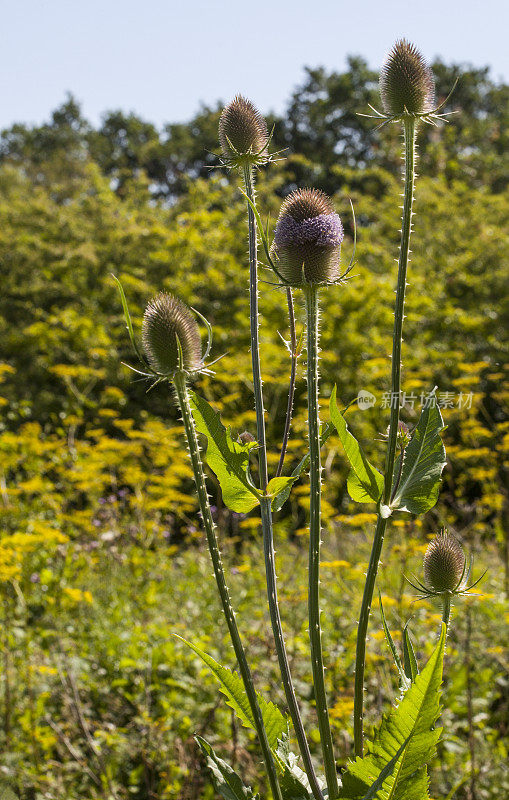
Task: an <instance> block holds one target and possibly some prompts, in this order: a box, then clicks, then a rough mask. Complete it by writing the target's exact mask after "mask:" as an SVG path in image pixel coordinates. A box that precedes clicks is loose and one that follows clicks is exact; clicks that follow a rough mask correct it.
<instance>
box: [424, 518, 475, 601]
mask: <svg viewBox="0 0 509 800" xmlns="http://www.w3.org/2000/svg"><path fill="white" fill-rule="evenodd" d="M464 569H465V554H464V552H463V549H462V547H461V545H460V543H459V542H458V540H457V539H455V538H454V536H450V535H449V534H448V533H447V531H445V530H444V531H442V532H441V533H439V534H438V536H435V538H434V539H433V541H431V542H430V544H429V545H428V548H427V550H426V553H425V554H424V578H425V580H426V583H427V584H428V586H429V587H430V588H431V589H433V591H435V592H452V591H454V589H456V588H457V587H458V584H459V582H460V580H461V578H462V575H463V573H464Z"/></svg>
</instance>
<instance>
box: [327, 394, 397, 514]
mask: <svg viewBox="0 0 509 800" xmlns="http://www.w3.org/2000/svg"><path fill="white" fill-rule="evenodd" d="M329 408H330V416H331V420H332V422H333V424H334V427H335V428H336V430H337V432H338V434H339V438H340V439H341V444H342V445H343V447H344V449H345V453H346V457H347V458H348V461H349V462H350V466H351V468H352V469H351V472H350V474H349V476H348V481H347V489H348V494H349V495H350V497H351V498H352V500H355V501H356V502H357V503H371V502H375V503H377V502H378V501H379V499H380V497H381V495H382V491H383V487H384V479H383V476H382V475H381V474H380V473H379V472H378V470H376V469H375V468H374V467H373V466H371V464H370V463H369V461H368V459H367V458H366V456H365V455H364V452H363V450H362V448H361V446H360V444H359V442H358V441H357V439H356V438H355V436H353V434H352V433H350V431H349V430H348V426H347V424H346V422H345V419H344V417H343V415H342V414H341V413H340V411H339V409H338V406H337V403H336V387H335V386H334V388H333V390H332V394H331V396H330V402H329Z"/></svg>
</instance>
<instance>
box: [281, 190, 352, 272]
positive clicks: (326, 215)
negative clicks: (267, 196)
mask: <svg viewBox="0 0 509 800" xmlns="http://www.w3.org/2000/svg"><path fill="white" fill-rule="evenodd" d="M343 236H344V233H343V225H342V224H341V220H340V218H339V216H338V215H337V214H336V212H335V211H334V206H333V205H332V201H331V199H330V198H329V197H327V195H326V194H324V193H323V192H321V191H319V190H318V189H297V191H295V192H292V193H291V194H290V195H289V196H288V197H287V198H286V200H285V201H284V203H283V204H282V206H281V211H280V212H279V217H278V221H277V224H276V231H275V234H274V242H273V244H272V253H273V255H274V256H275V257H276V258H277V269H278V272H280V273H281V275H282V277H283V278H284V279H285V280H286V281H288V283H289V284H291V285H292V286H302V285H303V284H304V283H330V282H332V281H335V280H337V279H338V278H339V258H340V255H341V242H342V241H343Z"/></svg>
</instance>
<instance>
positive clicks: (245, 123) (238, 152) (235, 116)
mask: <svg viewBox="0 0 509 800" xmlns="http://www.w3.org/2000/svg"><path fill="white" fill-rule="evenodd" d="M219 142H220V144H221V149H222V151H223V155H224V156H225V158H226V160H227V161H229V160H232V159H233V160H234V161H236V160H237V159H238V158H239V157H241V158H242V156H244V157H245V158H246V160H247V161H251V160H252V157H253V156H254V155H256V154H258V153H260V152H261V151H263V150H264V148H266V147H267V145H268V142H269V132H268V130H267V123H266V122H265V120H264V118H263V117H262V115H261V114H260V112H259V111H258V109H257V108H256V107H255V106H254V105H253V104H252V103H251V101H250V100H246V98H245V97H242V95H240V94H238V95H236V97H234V99H233V100H232V101H231V103H229V104H228V105H227V106H226V107H225V108H224V109H223V112H222V114H221V117H220V119H219ZM249 157H251V158H249Z"/></svg>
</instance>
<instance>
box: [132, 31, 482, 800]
mask: <svg viewBox="0 0 509 800" xmlns="http://www.w3.org/2000/svg"><path fill="white" fill-rule="evenodd" d="M380 91H381V97H382V105H383V110H382V111H377V110H376V109H372V111H373V116H374V117H375V118H376V119H377V120H378V121H379V127H383V126H384V125H386V124H389V123H396V124H401V125H402V129H403V137H404V162H405V169H404V193H403V215H402V229H401V242H400V253H399V259H398V277H397V287H396V303H395V311H394V330H393V349H392V367H391V394H390V396H391V412H390V422H389V426H388V429H387V434H386V436H385V440H386V443H387V451H386V457H385V468H384V471H383V472H381V471H379V470H378V469H376V468H375V467H374V466H373V465H372V464H371V463H370V462H369V461H368V459H367V458H366V456H365V454H364V452H363V450H362V447H361V445H360V443H359V442H358V441H357V439H356V438H355V436H354V434H353V433H352V432H351V431H350V430H349V427H348V425H347V423H346V419H345V413H346V411H347V409H348V407H349V405H351V404H352V403H350V404H349V405H347V406H345V407H343V408H342V409H341V408H340V406H339V405H338V402H337V392H336V387H334V388H333V390H332V393H331V396H330V401H329V413H330V420H329V421H328V422H327V423H325V424H322V425H321V424H320V418H319V402H318V397H319V352H320V349H319V319H320V317H319V295H320V292H322V291H331V290H339V291H340V288H341V284H343V283H344V282H345V281H346V280H347V279H348V278H350V277H351V271H352V268H353V266H354V264H355V250H356V226H355V214H354V216H353V220H354V224H353V231H354V236H353V254H352V257H351V259H350V262H349V264H348V265H347V266H346V268H344V269H342V268H341V266H340V260H341V248H342V244H343V238H344V232H343V225H342V222H341V219H340V217H339V216H338V214H337V213H336V211H335V208H334V205H333V202H332V200H331V199H330V198H329V197H327V196H326V195H325V194H324V193H323V192H321V191H319V190H317V189H309V188H307V189H298V190H296V191H294V192H292V193H291V194H290V195H289V196H288V197H287V198H286V199H285V200H284V201H283V204H282V206H281V210H280V213H279V217H278V219H277V222H276V226H275V230H274V236H273V240H272V242H270V240H269V230H268V224H267V225H266V226H264V224H263V222H262V219H261V216H260V213H259V210H258V207H257V202H256V196H255V175H256V170H257V169H258V168H259V167H260V166H263V165H265V164H269V163H270V162H271V161H272V160H273V159H274V156H275V155H277V154H271V153H270V141H271V135H270V134H269V132H268V128H267V125H266V123H265V120H264V119H263V117H262V116H261V115H260V114H259V112H258V111H257V109H256V108H255V106H254V105H253V104H252V103H251V102H250V101H249V100H247V99H246V98H244V97H242V96H240V95H237V96H236V97H235V98H234V100H233V101H232V102H231V103H230V104H229V105H227V106H226V107H225V109H224V110H223V113H222V115H221V118H220V123H219V141H220V145H221V149H222V155H221V158H222V161H223V164H224V165H225V166H226V167H227V168H229V169H232V170H234V171H236V172H240V175H241V178H242V184H243V188H241V192H242V194H243V196H244V199H245V201H246V204H247V212H248V217H247V229H248V240H249V288H250V331H251V359H252V370H253V389H254V402H255V410H256V428H257V430H256V434H257V435H256V439H254V437H252V436H250V435H245V436H241V437H239V438H238V439H234V438H233V437H232V434H231V431H230V430H229V429H227V428H226V427H225V426H224V425H223V424H222V422H221V419H220V417H219V415H218V414H217V412H216V411H215V410H214V409H213V408H212V407H211V406H210V405H209V404H208V403H207V402H206V400H205V399H203V398H201V397H200V396H199V395H198V394H196V393H195V392H194V391H192V390H191V389H190V388H189V384H190V383H191V382H193V381H195V380H196V379H199V377H200V375H202V374H206V375H211V374H213V372H212V369H211V367H212V366H213V365H214V363H215V362H214V361H212V362H209V361H208V358H209V355H210V352H211V344H212V330H211V327H210V325H209V323H208V322H207V320H206V319H205V318H204V317H203V316H202V315H201V314H199V313H198V311H196V310H195V309H192V308H189V307H187V306H186V305H185V304H184V303H182V302H181V301H180V300H178V299H177V298H174V297H172V296H171V295H168V294H165V293H161V294H159V295H157V296H156V297H155V298H153V299H152V300H151V301H150V302H149V303H148V305H147V308H146V311H145V315H144V318H143V324H142V344H143V347H142V348H139V347H138V345H137V343H136V339H135V336H134V330H133V326H132V322H131V318H130V316H129V311H128V308H127V302H126V298H125V295H124V293H123V290H122V287H121V286H120V284H119V286H120V292H121V300H122V305H123V308H124V314H125V317H126V324H127V328H128V332H129V335H130V338H131V341H132V343H133V346H134V348H135V351H136V353H137V355H138V357H139V359H140V360H141V363H142V368H141V369H137V368H134V369H135V372H137V373H139V374H140V375H141V376H142V377H144V378H145V379H147V380H149V381H151V382H152V385H156V384H159V383H169V384H171V386H172V387H173V390H174V395H175V398H176V401H177V405H178V406H179V408H180V410H181V413H182V420H183V423H184V428H185V433H186V438H187V443H188V448H189V454H190V457H191V465H192V469H193V474H194V479H195V484H196V490H197V495H198V501H199V506H200V512H201V516H202V521H203V527H204V530H205V533H206V538H207V542H208V547H209V550H210V555H211V559H212V563H213V567H214V575H215V579H216V584H217V588H218V592H219V596H220V600H221V603H222V607H223V612H224V616H225V619H226V623H227V627H228V631H229V634H230V637H231V640H232V644H233V648H234V652H235V656H236V659H237V663H238V669H239V673H240V677H239V676H238V675H237V673H236V672H234V671H233V670H232V669H230V668H228V667H226V666H223V665H221V664H219V663H218V662H217V661H215V660H214V659H213V658H212V657H211V656H209V655H208V654H207V653H204V652H203V651H202V650H200V648H198V647H196V646H195V645H194V644H192V643H190V642H186V644H187V645H189V647H191V649H192V650H193V651H194V653H196V654H197V655H198V656H199V657H200V658H201V659H202V660H203V661H204V663H205V664H206V665H207V667H208V668H209V669H210V670H211V671H212V672H213V674H214V675H215V677H216V678H217V679H218V681H219V683H220V685H221V690H222V692H223V693H224V694H225V695H226V698H227V702H228V703H229V705H230V706H231V707H232V708H233V710H234V711H235V712H236V713H237V715H238V716H239V718H240V719H241V721H242V722H243V723H244V725H246V726H247V727H250V728H252V729H253V730H254V731H255V732H256V734H257V736H258V739H259V743H260V747H261V751H262V755H263V759H264V766H265V772H266V777H267V780H268V783H269V786H270V791H271V793H272V797H273V798H277V800H312V799H313V798H314V800H335V798H345V800H376V798H378V799H379V800H381V799H382V798H390V800H408V798H410V797H412V798H419V800H424V799H425V798H428V797H429V795H428V776H427V764H428V763H429V761H430V759H431V757H432V755H433V753H434V751H435V747H436V743H437V741H438V738H439V736H440V729H438V728H437V727H436V721H437V719H438V716H439V713H440V686H441V680H442V672H443V659H444V651H445V641H446V635H447V629H448V625H449V624H450V611H451V603H452V600H453V599H454V598H456V597H457V596H459V595H462V594H465V593H468V592H469V591H470V590H471V589H472V588H474V586H475V585H476V584H477V583H478V581H475V582H474V583H472V584H469V580H470V572H471V563H469V564H467V562H466V559H465V556H464V554H463V549H462V547H461V545H460V544H459V542H457V540H456V539H455V538H453V537H451V536H449V535H448V534H446V533H445V532H444V531H442V532H441V533H440V534H439V535H438V536H437V537H435V538H434V539H433V540H432V541H431V543H430V545H429V547H428V549H427V551H426V554H425V557H424V563H423V568H424V581H423V582H421V581H420V580H419V579H417V578H412V580H411V584H412V586H413V587H414V588H415V589H416V591H417V592H418V597H417V598H416V599H419V598H426V599H429V598H438V599H439V601H440V602H441V604H442V624H441V630H440V635H439V639H438V642H437V643H436V646H435V648H434V650H433V652H432V654H431V656H430V657H429V659H428V661H427V663H426V665H425V666H424V667H423V668H422V670H420V669H419V665H418V663H417V658H416V655H415V653H414V650H413V647H412V641H411V637H410V632H409V629H408V623H407V625H405V627H404V629H403V632H402V637H401V638H402V656H401V655H400V654H399V652H398V650H397V648H396V646H395V644H394V640H393V637H392V635H391V632H390V630H389V626H388V624H387V620H386V618H385V614H384V610H383V606H382V600H381V596H380V613H381V618H382V626H383V629H384V633H385V636H386V639H387V643H388V646H389V650H390V652H391V653H392V656H393V659H394V663H395V666H396V668H397V670H398V673H399V678H400V690H401V695H400V697H399V700H398V702H396V704H395V706H394V707H393V708H392V710H391V711H390V712H389V714H388V715H386V716H385V717H384V718H383V720H382V722H381V723H380V725H378V726H377V727H376V728H375V731H374V734H373V736H372V737H370V742H369V747H368V748H367V753H366V754H364V746H363V740H364V731H363V716H364V707H363V691H364V668H365V654H366V635H367V628H368V620H369V615H370V610H371V605H372V599H373V591H374V587H375V583H376V577H377V570H378V564H379V560H380V556H381V552H382V546H383V540H384V535H385V531H386V527H387V524H388V521H389V519H390V518H391V517H392V516H393V514H395V513H396V512H406V513H411V514H414V515H422V514H425V513H426V512H427V511H429V510H430V509H431V508H432V507H433V506H434V505H435V503H436V502H437V498H438V494H439V487H440V481H441V474H442V470H443V468H444V466H445V463H446V454H445V448H444V445H443V442H442V437H441V434H442V431H443V429H444V425H443V420H442V417H441V413H440V409H439V408H438V405H437V403H436V396H435V390H432V391H431V392H430V393H429V396H428V399H427V402H426V403H425V405H424V406H423V408H422V411H421V414H420V418H419V420H418V422H417V424H416V425H415V427H414V428H413V429H412V430H410V429H409V428H408V427H407V426H406V425H405V423H404V422H402V421H401V420H400V391H401V347H402V330H403V318H404V302H405V289H406V285H407V284H406V278H407V267H408V262H409V254H410V235H411V229H412V216H413V198H414V183H415V147H416V145H415V140H416V130H417V126H418V124H420V123H429V124H437V121H438V120H440V119H442V118H443V116H444V115H443V114H441V113H439V112H440V109H441V108H442V106H443V104H442V106H438V107H436V108H435V107H434V83H433V76H432V74H431V71H430V69H429V67H428V65H427V64H426V62H425V61H424V59H423V57H422V56H421V54H420V53H419V52H418V50H417V49H416V48H415V47H414V46H413V45H412V44H410V43H408V42H407V41H405V40H399V41H398V42H396V44H395V46H394V48H393V50H392V51H391V52H390V54H389V56H388V58H387V60H386V62H385V64H384V66H383V69H382V73H381V78H380ZM352 210H353V208H352ZM259 241H260V243H261V245H262V247H263V254H264V258H265V262H266V264H265V266H267V267H268V268H270V269H271V270H272V272H273V275H274V285H276V286H278V287H280V288H282V289H283V291H285V292H286V296H287V303H288V312H289V323H290V346H289V350H290V353H291V356H292V366H291V375H290V386H289V392H288V404H287V413H286V419H285V425H284V434H283V442H282V448H281V453H280V457H279V463H278V467H277V470H276V474H275V476H274V477H272V478H271V477H270V476H269V474H268V464H267V461H268V459H267V441H266V435H265V422H264V401H263V384H262V376H261V368H260V344H259V332H258V328H259V319H258V316H259V315H258V291H259V277H258V267H259V264H258V242H259ZM334 287H339V288H338V289H334ZM294 291H297V292H299V293H300V295H301V296H302V297H303V300H304V307H305V318H306V351H307V367H306V377H307V410H308V433H309V451H308V452H307V453H306V454H304V457H303V458H302V459H301V461H300V462H299V464H298V465H297V467H295V469H294V470H293V472H292V473H291V474H290V475H287V476H285V475H283V472H284V465H285V451H286V446H287V443H288V437H289V433H290V428H291V416H292V406H293V391H294V387H295V379H296V363H297V358H298V356H299V354H300V348H301V341H300V340H297V336H296V332H295V311H294V304H293V292H294ZM300 295H299V296H300ZM197 320H200V321H201V323H202V324H203V325H204V326H205V328H206V329H207V334H208V343H207V347H206V349H205V352H204V353H203V354H202V345H201V335H200V329H199V325H198V321H197ZM216 360H217V359H216ZM353 402H355V401H353ZM333 432H336V433H337V434H338V436H339V439H340V441H341V443H342V446H343V449H344V452H345V455H346V457H347V459H348V461H349V465H350V473H349V475H348V479H347V490H348V493H349V494H350V497H351V498H352V500H354V501H356V502H360V503H375V504H376V507H377V522H376V528H375V532H374V538H373V543H372V552H371V557H370V562H369V565H368V570H367V574H366V582H365V587H364V593H363V599H362V606H361V611H360V616H359V621H358V628H357V644H356V663H355V684H354V750H355V756H356V757H355V759H354V760H353V761H349V762H348V764H347V766H346V767H345V769H344V771H343V774H342V775H341V781H339V780H338V772H337V767H336V761H335V757H334V746H333V740H332V734H331V726H330V721H329V712H328V704H327V694H326V686H325V677H324V670H325V663H324V656H323V651H322V632H321V621H320V592H319V587H320V545H321V535H322V523H321V495H322V481H321V478H322V467H321V455H320V453H321V448H322V447H324V445H325V443H326V441H327V439H328V437H329V436H330V435H331V433H333ZM198 435H202V436H204V437H205V438H206V441H207V445H206V450H205V453H204V459H205V461H206V463H207V466H208V467H209V468H210V469H211V470H212V471H213V472H214V473H215V475H216V477H217V480H218V482H219V485H220V488H221V492H222V498H223V502H224V503H225V505H226V506H227V507H228V508H230V509H231V510H232V511H235V512H241V513H249V512H250V511H252V510H254V509H255V508H257V507H258V506H259V508H260V516H261V527H262V532H263V549H264V560H265V574H266V584H267V597H268V606H269V612H270V619H271V625H272V630H273V634H274V641H275V649H276V653H277V657H278V663H279V668H280V673H281V677H282V684H283V688H284V691H285V697H286V703H287V707H288V711H289V718H288V717H287V716H286V715H285V714H283V713H282V712H281V711H280V710H279V709H278V708H277V706H276V705H274V704H273V703H271V702H270V701H268V700H266V699H265V698H264V697H262V696H261V695H260V694H258V693H257V692H256V690H255V688H254V685H253V680H252V676H251V671H250V667H249V663H248V659H247V656H246V653H245V651H244V648H243V645H242V641H241V638H240V634H239V631H238V628H237V623H236V619H235V614H234V611H233V608H232V604H231V600H230V593H229V590H228V586H227V583H226V578H225V573H224V569H223V565H222V561H221V556H220V552H219V545H218V538H217V532H216V529H215V526H214V522H213V519H212V515H211V511H210V503H209V497H208V493H207V487H206V482H205V474H204V467H203V463H202V460H201V455H200V447H199V440H198ZM255 458H256V459H257V462H258V480H257V482H255V480H254V479H253V478H252V476H251V470H250V468H251V463H252V461H253V460H254V459H255ZM308 468H309V478H310V520H309V581H308V621H309V639H310V657H311V667H312V683H313V687H312V689H313V695H314V698H315V701H316V715H317V720H318V729H319V738H320V745H321V750H322V756H323V776H324V777H322V774H321V772H320V770H317V769H316V768H315V765H314V762H313V760H312V757H311V752H310V748H309V744H308V741H307V736H306V732H305V730H304V725H303V721H302V717H301V712H300V708H299V702H298V700H297V696H296V692H295V687H294V683H293V680H292V675H291V672H290V666H289V662H288V657H287V653H286V647H285V641H284V634H283V628H282V624H281V616H280V609H279V601H278V592H277V576H276V568H275V553H274V540H273V526H272V514H273V512H275V511H278V510H279V509H281V507H282V506H283V504H284V503H285V502H286V500H287V499H288V497H289V496H290V493H291V490H292V486H293V484H294V483H295V482H296V481H298V480H299V478H300V476H301V475H302V474H303V472H304V471H305V470H306V469H308ZM290 721H291V723H292V725H293V729H294V732H295V739H296V741H297V745H298V750H299V753H300V757H301V760H302V761H301V763H302V767H303V769H301V767H300V764H299V758H298V756H297V755H296V754H295V753H293V752H292V750H291V746H290ZM196 740H197V743H198V745H199V746H200V748H201V750H202V753H203V755H204V757H205V759H206V762H207V765H208V766H209V768H210V771H211V775H212V779H213V782H214V785H215V788H216V790H217V791H218V792H219V794H221V795H222V797H223V798H225V800H257V798H258V795H255V794H254V793H253V791H252V790H251V788H250V787H248V786H246V785H245V783H244V781H243V779H242V777H241V776H239V775H238V774H237V773H236V772H235V771H234V770H233V769H232V768H231V767H230V766H229V765H228V764H227V763H226V762H225V761H224V760H223V759H222V758H220V757H219V756H218V755H217V754H216V753H215V752H214V750H213V748H212V747H211V746H210V744H208V743H207V742H206V741H205V740H204V739H202V738H201V737H196Z"/></svg>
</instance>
